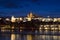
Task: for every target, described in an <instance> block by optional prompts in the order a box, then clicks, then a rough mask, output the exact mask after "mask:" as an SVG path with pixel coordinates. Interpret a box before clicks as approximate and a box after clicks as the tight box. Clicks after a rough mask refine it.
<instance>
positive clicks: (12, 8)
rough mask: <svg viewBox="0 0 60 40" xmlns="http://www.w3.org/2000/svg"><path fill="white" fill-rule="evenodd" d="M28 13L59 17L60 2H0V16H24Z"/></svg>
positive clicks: (26, 0) (28, 0)
mask: <svg viewBox="0 0 60 40" xmlns="http://www.w3.org/2000/svg"><path fill="white" fill-rule="evenodd" d="M29 12H33V13H34V14H37V15H42V16H48V15H50V16H56V17H60V0H0V15H1V16H12V15H14V16H26V15H27V14H28V13H29Z"/></svg>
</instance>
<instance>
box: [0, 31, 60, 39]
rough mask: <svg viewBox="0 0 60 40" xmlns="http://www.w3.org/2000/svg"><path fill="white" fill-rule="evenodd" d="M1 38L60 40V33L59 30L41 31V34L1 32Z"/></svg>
mask: <svg viewBox="0 0 60 40" xmlns="http://www.w3.org/2000/svg"><path fill="white" fill-rule="evenodd" d="M54 33H55V35H54ZM47 34H48V35H47ZM0 40H60V35H59V32H57V31H52V32H48V31H45V32H44V33H43V32H40V33H39V34H36V33H35V34H18V33H17V34H13V33H12V34H8V33H1V34H0Z"/></svg>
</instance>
